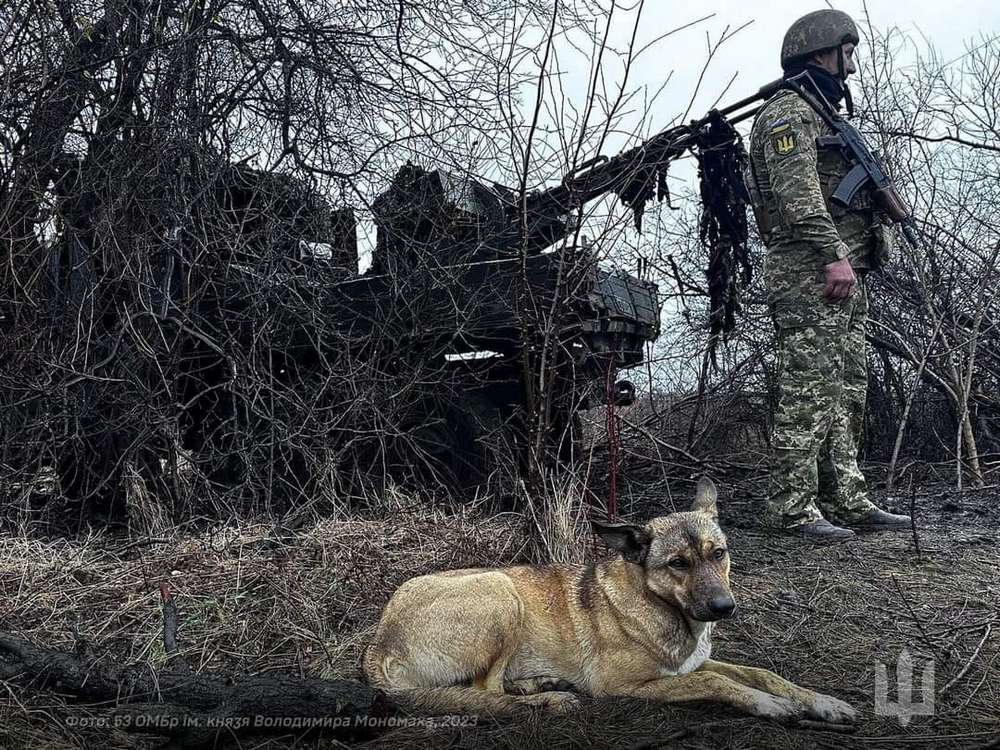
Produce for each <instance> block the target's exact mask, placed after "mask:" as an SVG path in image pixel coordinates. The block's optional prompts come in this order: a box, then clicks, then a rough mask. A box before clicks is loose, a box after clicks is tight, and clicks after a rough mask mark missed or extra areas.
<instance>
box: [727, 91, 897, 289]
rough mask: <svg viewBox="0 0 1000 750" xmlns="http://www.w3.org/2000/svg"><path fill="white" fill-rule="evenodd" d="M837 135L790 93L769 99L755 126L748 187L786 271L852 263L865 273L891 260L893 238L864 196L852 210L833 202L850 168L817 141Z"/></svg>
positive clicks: (764, 234) (763, 230) (763, 234)
mask: <svg viewBox="0 0 1000 750" xmlns="http://www.w3.org/2000/svg"><path fill="white" fill-rule="evenodd" d="M832 132H833V131H832V130H831V129H830V126H829V125H827V124H826V123H825V122H823V120H822V119H821V118H820V116H819V115H818V114H816V112H815V111H814V110H813V108H812V107H811V106H810V105H809V103H808V102H806V101H805V100H804V99H803V98H802V97H800V96H799V95H798V94H796V93H795V92H793V91H788V90H782V91H779V92H778V93H777V94H775V95H774V96H773V97H771V99H769V100H768V102H767V103H766V104H765V105H764V106H763V107H762V108H761V110H760V112H759V113H758V114H757V118H756V119H755V120H754V125H753V130H752V132H751V134H750V165H749V170H748V172H749V173H748V174H747V175H746V183H747V187H748V188H749V189H750V196H751V204H752V205H753V208H754V214H755V215H756V217H757V224H758V227H759V228H760V230H761V237H762V238H763V239H764V242H765V243H766V244H767V246H768V250H769V255H770V256H771V257H772V258H773V259H774V260H775V261H779V263H780V265H786V266H791V267H796V268H801V269H803V270H806V269H814V268H819V267H821V266H824V265H826V264H827V263H833V262H834V261H836V260H839V259H841V258H845V257H847V258H850V259H851V265H852V266H854V267H855V268H858V269H867V268H872V267H877V266H879V265H881V264H882V262H884V257H885V255H886V254H887V252H888V247H887V241H888V233H887V232H886V231H885V228H884V227H883V226H882V223H881V218H880V217H879V216H876V214H875V211H874V209H873V207H872V203H871V198H870V196H869V195H868V194H867V193H866V192H862V194H861V195H859V196H858V197H857V198H856V199H855V202H854V204H852V205H851V206H850V208H843V207H841V206H839V205H837V204H835V203H832V202H831V201H830V196H831V195H832V194H833V192H834V190H836V188H837V185H838V183H839V182H840V180H841V179H842V178H843V177H844V176H845V175H846V174H847V172H848V171H849V170H850V166H851V165H850V163H849V162H848V161H847V159H846V158H844V156H843V155H842V153H841V151H840V149H838V148H819V147H817V143H816V139H817V138H818V137H820V136H824V135H832ZM876 245H878V247H876ZM779 259H780V260H779Z"/></svg>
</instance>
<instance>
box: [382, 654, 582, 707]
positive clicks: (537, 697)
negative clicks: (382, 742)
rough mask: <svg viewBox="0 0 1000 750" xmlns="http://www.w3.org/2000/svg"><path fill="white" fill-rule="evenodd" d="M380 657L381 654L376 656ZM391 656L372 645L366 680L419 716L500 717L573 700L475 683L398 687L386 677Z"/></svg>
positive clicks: (569, 704)
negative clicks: (490, 688)
mask: <svg viewBox="0 0 1000 750" xmlns="http://www.w3.org/2000/svg"><path fill="white" fill-rule="evenodd" d="M379 657H381V658H379ZM392 661H393V657H391V656H385V655H381V654H376V650H375V649H373V648H372V647H369V648H368V649H366V651H365V653H364V656H363V664H364V671H365V676H366V677H367V678H368V684H369V685H371V686H372V687H373V688H376V689H377V690H380V691H382V692H383V693H385V695H386V696H387V697H388V698H389V700H390V701H391V702H392V703H393V704H394V705H396V706H397V707H398V708H400V709H402V710H403V711H407V712H409V713H412V714H415V715H423V716H477V717H484V718H495V719H501V718H506V717H510V716H513V715H514V714H515V713H517V712H519V711H524V709H525V708H526V707H530V706H537V707H540V708H546V709H549V710H554V711H557V712H558V711H565V710H569V709H570V708H571V707H572V706H574V705H575V704H576V701H575V699H574V698H572V696H570V695H569V694H568V693H559V692H544V693H535V694H533V695H511V694H509V693H494V692H491V691H488V690H483V689H481V688H477V687H469V686H465V685H451V686H448V687H400V686H399V685H398V684H394V681H393V680H392V679H390V678H389V673H390V671H391V666H392Z"/></svg>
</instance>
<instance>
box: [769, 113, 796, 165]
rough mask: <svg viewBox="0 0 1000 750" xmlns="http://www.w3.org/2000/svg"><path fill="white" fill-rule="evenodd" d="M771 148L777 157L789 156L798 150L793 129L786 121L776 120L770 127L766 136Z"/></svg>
mask: <svg viewBox="0 0 1000 750" xmlns="http://www.w3.org/2000/svg"><path fill="white" fill-rule="evenodd" d="M768 137H769V138H770V139H771V147H772V148H773V149H774V153H776V154H777V155H778V156H791V155H792V154H794V153H795V152H796V151H798V150H799V141H798V138H797V137H796V134H795V129H794V128H793V127H792V125H791V123H790V122H788V120H778V121H777V122H776V123H774V124H773V125H772V126H771V131H770V133H769V135H768Z"/></svg>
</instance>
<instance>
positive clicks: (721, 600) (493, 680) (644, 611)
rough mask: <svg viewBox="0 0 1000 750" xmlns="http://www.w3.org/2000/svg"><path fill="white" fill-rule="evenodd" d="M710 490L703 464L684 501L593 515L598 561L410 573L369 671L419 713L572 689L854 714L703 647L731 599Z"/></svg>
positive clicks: (779, 711) (495, 706)
mask: <svg viewBox="0 0 1000 750" xmlns="http://www.w3.org/2000/svg"><path fill="white" fill-rule="evenodd" d="M717 498H718V491H717V489H716V487H715V484H714V483H713V482H712V480H711V479H708V478H707V477H703V478H702V479H701V480H700V481H699V483H698V488H697V491H696V495H695V499H694V502H693V504H692V506H691V509H690V511H687V512H681V513H672V514H670V515H667V516H662V517H659V518H654V519H653V520H651V521H649V522H648V523H647V524H645V525H644V526H637V525H630V524H624V523H594V527H595V530H596V532H597V533H598V534H599V535H600V536H601V538H602V539H603V540H604V541H605V542H606V543H607V544H608V546H609V547H611V548H612V549H613V550H615V551H617V552H618V553H620V554H619V555H618V556H617V557H616V559H614V560H610V561H607V562H601V563H597V564H591V565H587V566H583V565H549V566H521V567H513V568H505V569H499V568H497V569H493V568H490V569H484V568H476V569H467V570H451V571H447V572H441V573H433V574H430V575H424V576H420V577H418V578H413V579H410V580H409V581H407V582H406V583H404V584H403V585H402V586H400V587H399V589H398V590H397V591H396V592H395V594H393V596H392V598H391V599H390V601H389V603H388V604H387V605H386V608H385V610H384V612H383V614H382V618H381V620H380V622H379V625H378V628H377V630H376V633H375V639H374V641H373V642H372V644H371V646H370V647H369V648H368V649H367V650H366V652H365V655H364V659H363V662H364V663H363V668H364V672H365V676H366V677H367V679H368V682H369V684H370V685H371V686H372V687H375V688H378V689H381V690H383V691H385V692H386V693H388V694H390V695H392V696H394V697H395V698H396V699H397V700H398V701H400V702H401V704H404V705H408V706H409V707H411V708H412V709H414V710H419V711H425V712H444V713H465V714H486V715H492V716H504V715H510V714H511V713H513V712H514V711H516V710H517V708H518V707H520V706H525V705H535V706H544V707H547V708H549V709H554V710H556V711H569V710H571V709H572V708H574V707H575V706H576V705H577V704H578V699H577V698H576V697H575V694H574V693H583V694H587V695H590V696H594V697H604V696H631V697H634V698H643V699H647V700H651V701H659V702H661V703H686V702H693V701H718V702H722V703H725V704H728V705H729V706H732V707H734V708H736V709H738V710H740V711H743V712H745V713H748V714H751V715H753V716H759V717H763V718H767V719H774V720H778V721H784V722H791V721H797V720H802V719H807V720H818V721H825V722H831V723H835V724H850V723H853V722H854V721H855V718H856V715H855V711H854V709H853V708H852V707H851V706H850V705H848V704H847V703H845V702H844V701H841V700H838V699H837V698H833V697H831V696H828V695H822V694H820V693H816V692H813V691H812V690H808V689H806V688H803V687H800V686H798V685H795V684H794V683H791V682H789V681H788V680H785V679H783V678H781V677H779V676H778V675H776V674H774V673H773V672H770V671H768V670H765V669H757V668H754V667H745V666H738V665H735V664H728V663H724V662H720V661H715V660H713V659H712V658H711V652H712V631H713V629H714V627H715V623H716V622H717V621H719V620H722V619H725V618H727V617H730V616H732V614H733V612H734V611H735V610H736V602H735V600H734V599H733V594H732V591H731V589H730V586H729V551H728V549H727V546H726V537H725V535H724V534H723V532H722V530H721V529H720V527H719V524H718V508H717Z"/></svg>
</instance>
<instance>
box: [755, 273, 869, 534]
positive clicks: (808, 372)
mask: <svg viewBox="0 0 1000 750" xmlns="http://www.w3.org/2000/svg"><path fill="white" fill-rule="evenodd" d="M766 276H767V287H768V290H767V291H768V301H769V304H770V307H771V314H772V317H773V320H774V324H775V330H776V335H777V345H778V358H779V363H778V373H779V374H778V391H779V400H778V405H777V409H776V411H775V414H774V433H773V435H772V441H771V448H772V465H771V478H770V488H769V498H768V515H769V517H770V520H771V521H772V522H773V523H775V524H777V525H781V526H786V527H787V526H795V525H798V524H802V523H808V522H810V521H815V520H817V519H819V518H822V517H826V518H827V519H829V520H831V521H833V522H840V523H849V522H851V521H854V520H856V519H857V518H859V517H861V516H862V515H864V514H865V513H866V512H867V511H869V510H871V509H872V508H874V507H875V506H874V505H873V504H872V503H871V502H870V501H869V500H868V496H867V486H866V483H865V477H864V475H863V474H862V473H861V470H860V469H859V468H858V461H857V457H858V446H859V444H860V441H861V434H862V430H863V427H864V409H865V396H866V391H867V387H868V373H867V366H866V361H865V323H866V320H867V317H868V294H867V289H866V284H865V281H864V280H863V279H861V278H859V279H858V283H857V284H856V285H855V288H854V291H853V293H852V294H851V296H850V297H848V298H847V299H846V300H843V301H842V302H840V303H834V304H830V303H828V302H826V300H824V299H823V296H822V293H823V286H824V281H825V278H824V274H823V272H822V271H820V272H819V273H815V272H799V273H792V272H789V271H787V270H781V271H777V272H775V271H773V270H772V269H768V272H767V274H766Z"/></svg>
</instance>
